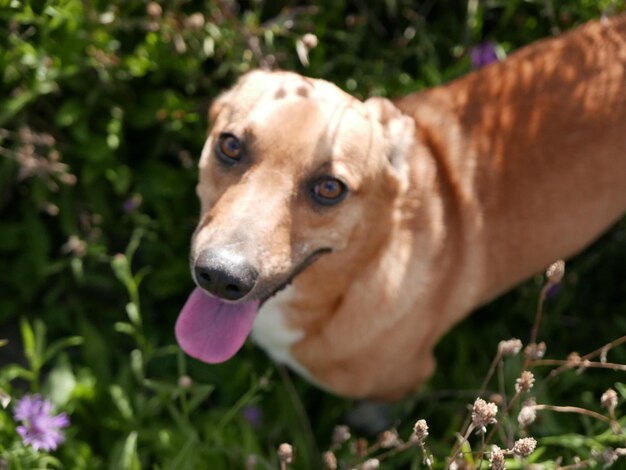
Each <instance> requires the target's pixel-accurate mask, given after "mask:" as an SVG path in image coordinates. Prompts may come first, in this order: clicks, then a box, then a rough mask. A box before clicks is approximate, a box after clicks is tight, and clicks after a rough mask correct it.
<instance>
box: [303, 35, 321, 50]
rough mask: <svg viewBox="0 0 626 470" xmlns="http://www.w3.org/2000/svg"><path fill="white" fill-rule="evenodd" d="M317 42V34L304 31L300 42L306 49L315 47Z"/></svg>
mask: <svg viewBox="0 0 626 470" xmlns="http://www.w3.org/2000/svg"><path fill="white" fill-rule="evenodd" d="M318 42H319V41H318V39H317V36H316V35H315V34H313V33H306V34H305V35H304V36H302V43H303V44H304V46H305V47H306V48H307V49H315V48H316V47H317V44H318Z"/></svg>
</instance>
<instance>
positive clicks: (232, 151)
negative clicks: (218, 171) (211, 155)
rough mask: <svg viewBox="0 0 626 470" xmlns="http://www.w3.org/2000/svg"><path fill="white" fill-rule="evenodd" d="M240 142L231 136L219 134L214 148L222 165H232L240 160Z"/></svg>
mask: <svg viewBox="0 0 626 470" xmlns="http://www.w3.org/2000/svg"><path fill="white" fill-rule="evenodd" d="M241 150H242V146H241V142H240V141H239V139H238V138H237V137H235V136H234V135H232V134H220V136H219V137H218V139H217V145H216V146H215V153H217V156H218V157H219V158H220V160H222V161H223V162H224V163H226V164H228V165H232V164H234V163H236V162H238V161H239V159H240V158H241Z"/></svg>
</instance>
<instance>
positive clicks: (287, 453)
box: [278, 442, 293, 463]
mask: <svg viewBox="0 0 626 470" xmlns="http://www.w3.org/2000/svg"><path fill="white" fill-rule="evenodd" d="M278 460H280V461H281V462H283V463H291V462H293V447H292V446H291V444H287V443H286V442H283V443H282V444H281V445H279V446H278Z"/></svg>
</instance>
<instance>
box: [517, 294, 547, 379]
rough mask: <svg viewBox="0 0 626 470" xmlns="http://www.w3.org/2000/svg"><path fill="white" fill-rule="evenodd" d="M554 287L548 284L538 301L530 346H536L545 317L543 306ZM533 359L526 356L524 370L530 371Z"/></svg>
mask: <svg viewBox="0 0 626 470" xmlns="http://www.w3.org/2000/svg"><path fill="white" fill-rule="evenodd" d="M552 286H553V284H551V283H550V282H548V283H546V284H545V285H544V286H543V287H542V288H541V292H540V294H539V299H538V300H537V310H536V312H535V322H534V324H533V329H532V330H531V332H530V341H529V342H528V344H536V343H537V336H538V335H539V326H540V325H541V318H542V316H543V304H544V302H545V300H546V296H547V295H548V290H550V288H551V287H552ZM530 361H531V358H530V357H529V356H526V358H525V359H524V366H523V369H528V367H529V364H530Z"/></svg>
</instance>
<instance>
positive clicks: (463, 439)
mask: <svg viewBox="0 0 626 470" xmlns="http://www.w3.org/2000/svg"><path fill="white" fill-rule="evenodd" d="M473 430H474V424H473V423H470V425H469V426H468V427H467V431H465V434H464V435H463V437H461V439H460V440H459V441H458V442H457V443H456V444H455V446H454V448H453V449H452V454H451V455H450V457H449V462H448V464H450V463H451V462H454V461H455V460H456V457H457V455H459V451H460V450H461V447H462V446H463V444H464V443H465V442H467V439H468V438H469V436H470V434H471V433H472V431H473Z"/></svg>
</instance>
